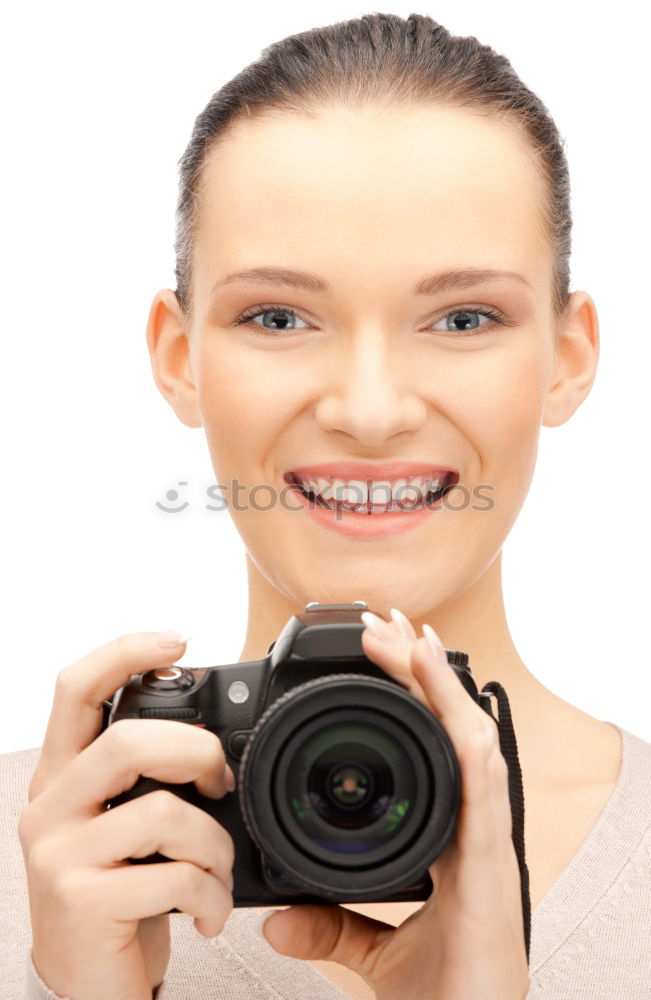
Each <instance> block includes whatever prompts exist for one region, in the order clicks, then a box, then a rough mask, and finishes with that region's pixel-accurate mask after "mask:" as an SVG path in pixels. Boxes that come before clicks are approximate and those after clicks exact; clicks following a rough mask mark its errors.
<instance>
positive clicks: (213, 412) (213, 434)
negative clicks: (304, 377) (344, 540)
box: [196, 336, 298, 478]
mask: <svg viewBox="0 0 651 1000" xmlns="http://www.w3.org/2000/svg"><path fill="white" fill-rule="evenodd" d="M286 375H287V373H283V371H282V368H281V366H279V365H278V364H274V359H273V358H269V356H268V355H265V352H264V351H258V350H251V349H249V350H246V349H245V348H244V347H242V346H232V347H231V346H225V345H224V342H223V339H220V338H219V336H217V337H213V338H212V339H211V337H205V338H204V341H203V343H202V346H201V348H200V351H199V354H198V358H197V372H196V386H197V393H198V397H199V406H200V409H201V413H202V415H203V420H204V429H205V434H206V437H207V440H208V444H209V447H210V451H211V455H212V458H213V466H214V468H215V471H216V472H217V463H218V466H219V469H220V472H219V473H217V474H218V475H220V478H221V475H222V472H223V473H226V472H227V473H228V474H229V475H237V474H238V470H242V471H244V470H245V469H247V467H251V466H254V467H256V466H257V467H258V468H259V466H260V462H261V461H263V460H264V456H265V454H266V451H267V449H266V444H267V442H272V441H273V440H274V438H275V437H277V435H278V432H279V430H280V429H282V427H283V426H285V425H286V424H287V422H288V421H289V420H291V416H292V414H293V413H295V412H296V400H297V395H296V392H297V391H298V386H297V385H293V384H292V381H291V380H290V379H289V378H287V377H286Z"/></svg>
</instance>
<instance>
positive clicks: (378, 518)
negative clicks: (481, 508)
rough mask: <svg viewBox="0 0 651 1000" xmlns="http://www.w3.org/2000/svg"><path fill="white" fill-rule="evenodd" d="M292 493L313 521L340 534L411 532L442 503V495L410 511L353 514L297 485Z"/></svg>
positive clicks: (368, 534) (370, 534)
mask: <svg viewBox="0 0 651 1000" xmlns="http://www.w3.org/2000/svg"><path fill="white" fill-rule="evenodd" d="M291 495H292V496H296V497H297V498H298V500H299V501H300V503H301V504H302V506H303V509H304V510H305V511H306V512H307V513H308V514H309V515H310V517H311V518H312V520H314V521H316V523H317V524H320V525H321V526H322V527H324V528H328V529H329V531H337V532H339V534H340V535H363V536H365V537H369V536H371V537H373V536H375V535H399V534H402V532H403V531H411V530H412V528H417V527H418V525H419V524H422V523H423V521H426V520H427V519H428V518H429V517H431V516H432V514H433V513H435V512H436V511H437V510H440V509H441V508H442V506H443V504H442V501H443V497H440V498H439V499H438V500H437V501H436V503H434V504H433V503H430V504H429V506H427V505H426V506H425V507H421V508H419V510H414V511H389V513H386V514H357V513H355V511H354V510H346V509H345V508H342V507H337V508H336V509H335V510H330V509H329V508H327V507H322V506H321V504H320V503H317V502H316V500H310V499H308V497H306V496H305V494H304V493H302V492H301V490H300V489H299V488H298V486H293V488H292V493H291Z"/></svg>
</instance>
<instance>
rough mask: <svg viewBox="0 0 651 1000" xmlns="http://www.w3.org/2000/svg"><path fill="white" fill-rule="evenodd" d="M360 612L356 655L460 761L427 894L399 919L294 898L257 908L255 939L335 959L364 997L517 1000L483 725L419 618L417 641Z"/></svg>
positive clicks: (503, 836) (495, 755)
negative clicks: (260, 912)
mask: <svg viewBox="0 0 651 1000" xmlns="http://www.w3.org/2000/svg"><path fill="white" fill-rule="evenodd" d="M392 614H395V611H394V612H393V613H392ZM369 616H370V617H369ZM363 620H364V624H365V625H366V626H367V627H366V628H365V629H364V631H363V632H362V647H363V649H364V654H365V656H367V657H368V659H369V660H372V661H373V662H374V663H376V664H377V665H378V666H380V667H381V668H382V669H383V670H384V671H385V672H386V673H387V674H389V675H390V676H391V677H393V678H394V679H395V680H397V681H398V682H399V683H400V684H402V685H403V686H404V687H405V688H407V690H408V691H410V692H411V694H413V695H414V697H416V698H417V699H418V700H419V701H420V702H422V704H423V705H425V706H426V707H427V708H428V709H429V710H430V711H431V712H432V713H433V714H434V715H435V716H436V717H437V718H438V719H439V720H440V722H441V723H442V725H443V727H444V729H445V730H446V732H447V734H448V736H449V737H450V739H451V741H452V744H453V746H454V749H455V752H456V754H457V757H458V760H459V765H460V769H461V804H460V810H459V816H458V820H457V826H456V830H455V833H454V836H453V837H452V838H451V839H450V841H449V842H448V844H447V845H446V847H445V848H444V850H443V852H442V853H441V854H440V855H439V857H438V858H437V859H436V861H435V862H434V863H433V864H432V865H431V866H430V867H429V869H428V871H429V874H430V876H431V879H432V884H433V886H434V888H433V891H432V894H431V896H430V897H429V899H428V900H427V901H426V902H424V903H423V905H422V906H421V908H420V909H419V910H418V911H417V912H416V913H414V914H412V915H411V916H410V917H408V918H407V919H406V920H405V921H404V922H403V923H402V924H400V926H398V927H394V926H393V925H391V924H387V923H384V922H383V921H381V920H373V919H371V918H369V917H365V916H363V915H362V914H360V913H356V912H355V911H353V910H348V909H346V908H345V907H343V906H337V905H328V906H319V905H313V904H300V905H298V906H291V907H289V908H288V909H286V910H282V911H281V912H280V913H277V914H274V915H272V916H271V917H269V919H268V920H266V922H265V924H264V932H263V933H264V936H265V938H266V939H267V941H268V942H269V944H270V945H271V946H272V948H274V950H275V951H278V952H280V953H281V954H283V955H289V956H291V957H292V958H300V959H308V960H310V959H326V960H329V961H332V962H338V963H339V964H341V965H344V966H347V967H348V968H349V969H352V970H353V971H354V972H356V973H357V974H358V975H359V976H361V977H362V979H364V980H365V982H366V983H367V984H368V985H369V986H370V987H371V989H373V990H374V992H375V996H376V1000H396V997H400V1000H525V997H526V994H527V992H528V990H529V971H528V964H527V955H526V949H525V938H524V921H523V916H522V899H521V887H520V870H519V867H518V861H517V857H516V853H515V849H514V847H513V841H512V839H511V833H512V826H511V824H512V817H511V806H510V801H509V791H508V768H507V765H506V761H505V760H504V758H503V756H502V754H501V752H500V749H499V740H498V739H497V735H498V734H497V727H496V725H495V722H494V721H493V720H492V718H491V717H490V716H489V715H488V714H487V713H486V712H485V711H484V710H483V709H482V708H480V706H479V705H478V704H477V703H476V702H475V701H473V699H472V698H471V697H470V696H469V695H468V693H467V691H466V690H465V689H464V687H463V686H462V684H461V682H460V681H459V679H458V678H457V676H456V674H455V672H454V671H453V670H452V669H451V668H450V667H449V665H448V662H447V657H446V655H445V651H444V649H443V646H442V644H441V642H440V640H439V639H438V637H437V636H436V634H435V633H434V631H433V630H430V629H429V626H425V629H424V632H425V633H426V634H425V635H424V636H423V637H421V638H418V637H417V635H416V632H415V631H414V629H413V626H412V625H411V623H410V622H409V620H408V619H407V618H405V616H404V615H401V614H400V613H398V614H397V615H395V619H394V620H392V621H391V622H390V623H389V622H386V621H384V619H382V618H379V617H378V616H376V615H372V614H371V613H370V612H365V613H364V615H363ZM371 623H374V625H375V627H377V628H378V629H379V630H381V632H382V635H383V637H384V638H383V639H380V638H379V637H377V636H376V635H374V634H373V632H372V631H371V627H369V626H370V624H371ZM398 623H399V624H398ZM428 632H429V633H430V638H428V636H427V633H428ZM430 643H431V644H430ZM489 736H490V740H489Z"/></svg>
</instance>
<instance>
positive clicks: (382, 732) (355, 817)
mask: <svg viewBox="0 0 651 1000" xmlns="http://www.w3.org/2000/svg"><path fill="white" fill-rule="evenodd" d="M365 610H367V606H366V603H365V602H364V601H354V602H352V603H351V604H328V605H324V604H318V603H316V602H311V603H310V604H307V605H306V606H305V610H304V611H303V612H302V613H301V614H297V615H293V616H292V617H291V618H290V619H289V621H288V622H287V624H286V625H285V627H284V628H283V630H282V632H281V634H280V635H279V637H278V639H277V640H276V641H275V642H273V643H272V644H271V646H270V647H269V650H268V653H267V656H266V657H265V658H264V659H261V660H253V661H250V662H245V663H231V664H222V665H219V666H213V667H204V668H198V669H188V668H186V667H180V666H169V667H162V668H158V669H156V670H150V671H147V672H146V673H143V674H136V675H134V676H132V677H131V679H130V680H129V682H128V683H127V684H126V685H125V686H124V687H122V688H120V689H119V691H117V692H116V694H115V695H114V697H113V699H112V702H106V703H105V714H104V727H103V728H106V727H107V726H108V725H111V724H112V723H114V722H117V721H118V720H119V719H134V718H135V719H139V718H156V719H173V720H177V721H181V722H184V723H186V724H188V725H197V726H203V727H205V728H206V729H210V730H211V731H212V732H214V733H215V734H216V735H217V736H218V738H219V740H220V741H221V744H222V747H223V750H224V754H225V757H226V760H227V762H228V763H229V764H230V766H231V768H232V769H233V772H234V774H235V776H236V778H237V787H236V789H235V792H233V793H227V794H226V795H225V796H223V797H222V798H221V799H213V798H209V797H207V796H203V795H202V794H201V793H200V792H199V791H198V790H197V788H196V785H195V784H194V783H192V782H191V783H188V784H171V783H164V782H160V781H156V780H154V779H151V778H143V777H141V778H140V779H139V780H138V781H137V782H136V784H135V785H134V786H133V788H131V789H129V790H127V791H125V792H123V793H122V794H121V795H119V796H117V797H116V798H114V799H112V800H110V802H109V803H107V808H116V807H119V805H120V804H121V803H123V802H126V801H128V800H129V799H132V798H135V797H136V796H138V795H143V794H147V793H148V792H151V791H154V790H156V789H158V788H167V789H169V790H170V791H172V792H174V793H175V794H177V795H180V796H181V797H182V798H184V799H186V800H187V801H188V802H191V803H192V804H194V805H196V806H198V807H199V808H201V809H204V810H205V811H207V812H209V813H210V814H211V815H212V816H213V817H214V818H215V819H216V820H217V822H218V823H220V824H221V826H223V827H224V828H225V829H226V830H227V831H228V833H229V834H230V835H231V837H232V839H233V842H234V845H235V863H234V867H233V881H234V888H233V906H234V907H252V906H273V905H289V904H295V903H354V902H363V901H365V902H370V901H373V902H397V901H404V900H423V901H424V900H426V899H427V898H428V897H429V896H430V895H431V892H432V881H431V878H430V876H429V873H428V870H427V869H428V867H429V866H430V865H431V864H432V863H433V862H434V861H435V860H436V858H437V857H438V856H439V854H440V853H441V852H442V850H443V849H444V847H445V845H446V844H447V842H448V840H449V839H450V837H451V836H452V833H453V831H454V828H455V825H456V821H457V816H458V811H459V803H460V792H461V785H460V782H461V778H460V769H459V763H458V760H457V757H456V754H455V751H454V748H453V746H452V742H451V740H450V738H449V736H448V735H447V733H446V731H445V729H444V727H443V726H442V724H441V723H440V721H439V720H438V719H437V718H436V717H435V716H434V715H433V713H432V712H430V711H429V710H428V709H427V708H425V706H424V705H422V704H421V703H420V701H418V699H416V698H415V697H414V696H413V695H412V694H410V693H409V692H408V691H407V689H406V688H405V687H403V686H402V685H401V684H399V683H398V682H397V681H395V680H394V679H393V678H391V677H389V676H388V675H387V674H386V673H385V672H384V671H383V670H382V669H381V668H380V667H378V666H377V664H374V663H373V662H371V661H370V660H369V659H368V658H367V657H366V656H365V655H364V652H363V648H362V643H361V633H362V632H363V630H364V627H365V626H364V624H363V622H362V621H361V619H360V615H361V612H362V611H365ZM446 654H447V658H448V664H449V666H450V667H451V669H453V670H454V671H455V672H456V673H457V676H458V677H459V680H460V681H461V683H462V685H463V686H464V688H465V689H466V691H467V692H468V694H469V696H470V697H472V698H473V699H474V700H475V701H476V702H477V703H478V704H480V705H482V707H483V708H484V709H485V710H486V711H488V712H489V714H490V703H489V699H488V697H487V696H486V695H483V694H479V693H478V691H477V686H476V684H475V682H474V679H473V677H472V674H471V672H470V667H469V665H468V657H467V655H466V654H465V653H462V652H461V651H457V650H446ZM129 860H130V861H131V862H132V863H134V864H143V863H144V864H146V863H152V862H160V861H168V860H170V859H168V858H166V857H165V856H164V855H162V854H160V853H156V854H152V855H149V856H148V857H147V858H131V859H129Z"/></svg>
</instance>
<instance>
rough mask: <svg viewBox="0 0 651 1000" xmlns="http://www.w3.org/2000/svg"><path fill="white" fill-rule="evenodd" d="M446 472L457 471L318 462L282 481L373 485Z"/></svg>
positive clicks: (426, 466) (442, 467)
mask: <svg viewBox="0 0 651 1000" xmlns="http://www.w3.org/2000/svg"><path fill="white" fill-rule="evenodd" d="M446 472H450V473H452V474H453V475H455V476H456V475H457V474H458V473H457V470H456V469H453V468H452V466H450V465H437V464H436V463H434V462H399V461H397V460H396V461H393V462H382V463H380V464H379V465H371V464H369V463H368V462H321V463H320V464H319V465H301V466H300V467H296V468H294V469H291V470H290V471H289V472H286V473H285V480H286V481H287V482H291V481H292V480H293V479H302V480H314V479H318V478H319V477H324V478H327V477H330V478H331V479H344V480H351V479H354V480H359V479H361V480H365V479H372V480H373V481H374V482H378V481H380V480H391V479H410V478H413V477H415V476H427V475H432V476H439V477H440V476H441V475H443V474H444V473H446Z"/></svg>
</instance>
